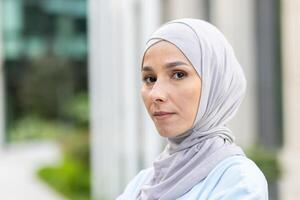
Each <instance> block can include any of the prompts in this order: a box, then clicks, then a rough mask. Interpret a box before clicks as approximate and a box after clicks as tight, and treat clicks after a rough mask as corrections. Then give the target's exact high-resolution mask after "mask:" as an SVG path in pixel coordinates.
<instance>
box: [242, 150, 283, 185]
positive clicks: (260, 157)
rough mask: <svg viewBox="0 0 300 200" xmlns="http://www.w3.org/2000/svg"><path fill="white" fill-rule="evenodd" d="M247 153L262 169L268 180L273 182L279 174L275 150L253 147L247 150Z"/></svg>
mask: <svg viewBox="0 0 300 200" xmlns="http://www.w3.org/2000/svg"><path fill="white" fill-rule="evenodd" d="M247 155H248V156H249V158H251V159H252V160H253V161H254V162H255V163H256V164H257V166H258V167H259V168H260V169H261V170H262V172H263V173H264V175H265V176H266V178H267V180H268V182H275V181H276V180H277V179H278V178H279V176H280V165H279V162H278V159H277V156H276V152H272V151H268V150H265V149H264V148H262V147H257V146H256V147H253V148H251V149H249V150H248V151H247Z"/></svg>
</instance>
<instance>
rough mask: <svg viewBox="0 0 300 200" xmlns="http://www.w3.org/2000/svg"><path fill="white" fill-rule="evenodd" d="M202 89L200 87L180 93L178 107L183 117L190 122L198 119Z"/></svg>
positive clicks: (188, 88) (183, 90)
mask: <svg viewBox="0 0 300 200" xmlns="http://www.w3.org/2000/svg"><path fill="white" fill-rule="evenodd" d="M199 98H200V89H199V87H194V88H191V87H187V88H184V89H182V90H181V92H178V95H177V97H176V99H177V105H178V107H179V108H180V110H181V111H182V114H183V117H184V118H185V119H186V120H188V121H190V120H193V119H194V118H195V117H196V113H197V110H198V105H199V100H200V99H199Z"/></svg>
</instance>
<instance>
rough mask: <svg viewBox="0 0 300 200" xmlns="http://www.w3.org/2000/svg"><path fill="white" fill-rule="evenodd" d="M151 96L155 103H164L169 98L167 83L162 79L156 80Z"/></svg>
mask: <svg viewBox="0 0 300 200" xmlns="http://www.w3.org/2000/svg"><path fill="white" fill-rule="evenodd" d="M150 97H151V100H152V102H153V103H163V102H165V101H166V100H167V90H166V84H165V83H163V82H162V81H159V80H156V82H155V84H154V85H153V87H152V89H151V92H150Z"/></svg>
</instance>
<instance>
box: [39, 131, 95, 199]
mask: <svg viewBox="0 0 300 200" xmlns="http://www.w3.org/2000/svg"><path fill="white" fill-rule="evenodd" d="M60 144H61V149H62V151H63V153H64V160H63V162H62V164H60V165H58V166H46V167H44V168H42V169H40V170H39V172H38V175H39V177H40V178H41V179H42V180H44V181H45V182H47V183H48V184H49V185H50V186H51V187H53V188H54V189H56V190H57V191H58V192H60V193H61V194H63V195H64V196H66V197H68V198H70V199H72V200H90V198H91V197H90V188H91V186H90V151H89V150H90V149H89V134H88V132H87V131H86V129H84V130H78V131H76V132H73V133H72V134H68V135H64V136H63V137H62V138H61V140H60Z"/></svg>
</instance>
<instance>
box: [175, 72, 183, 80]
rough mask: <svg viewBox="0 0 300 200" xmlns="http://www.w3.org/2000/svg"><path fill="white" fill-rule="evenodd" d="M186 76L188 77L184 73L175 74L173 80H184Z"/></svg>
mask: <svg viewBox="0 0 300 200" xmlns="http://www.w3.org/2000/svg"><path fill="white" fill-rule="evenodd" d="M185 76H186V74H185V73H184V72H175V73H174V74H173V78H175V79H182V78H183V77H185Z"/></svg>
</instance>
